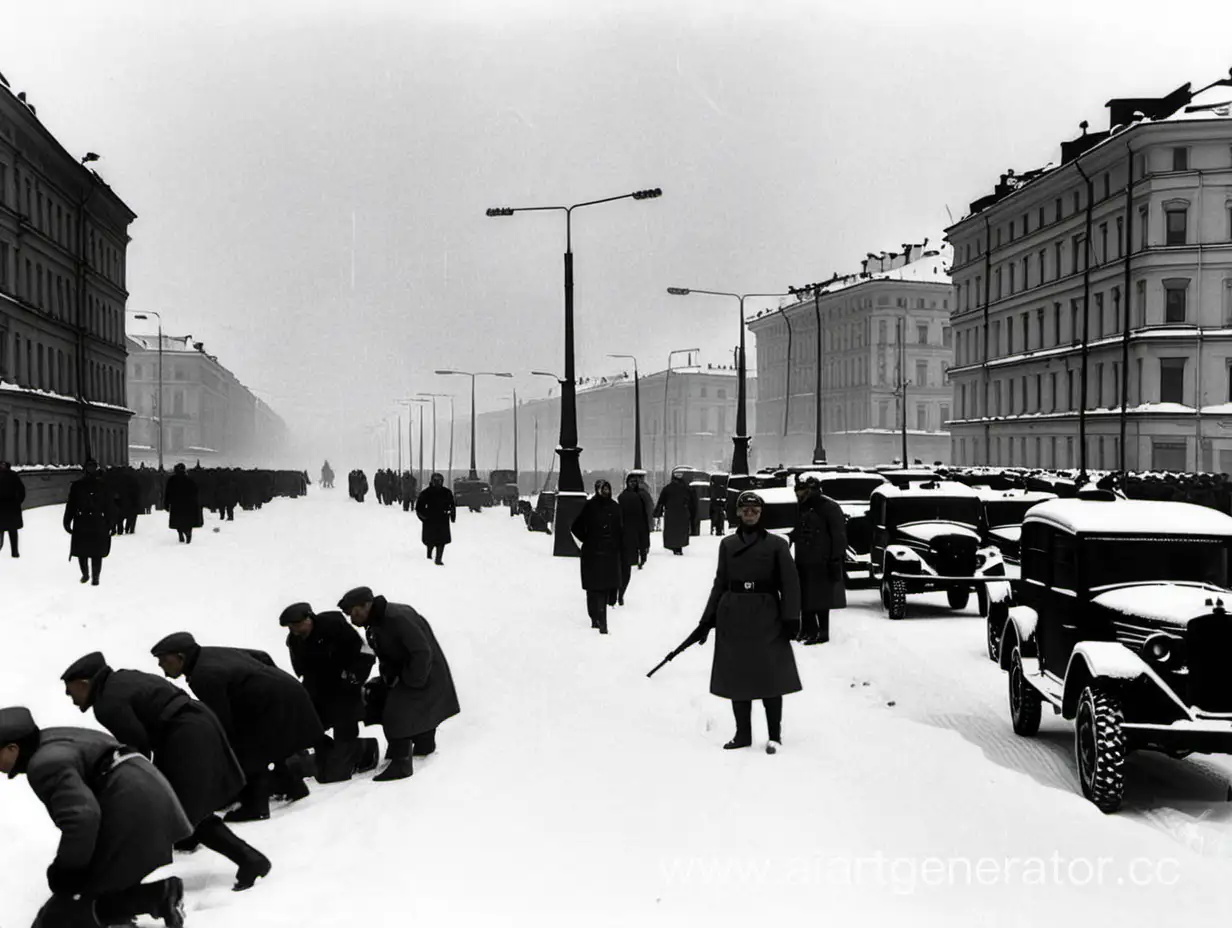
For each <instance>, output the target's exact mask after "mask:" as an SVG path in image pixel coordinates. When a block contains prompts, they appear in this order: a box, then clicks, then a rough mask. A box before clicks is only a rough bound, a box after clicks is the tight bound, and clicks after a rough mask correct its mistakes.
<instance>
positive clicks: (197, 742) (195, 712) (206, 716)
mask: <svg viewBox="0 0 1232 928" xmlns="http://www.w3.org/2000/svg"><path fill="white" fill-rule="evenodd" d="M60 679H61V680H63V681H64V689H65V692H66V693H67V694H68V696H69V698H70V699H72V700H73V704H74V705H75V706H77V708H79V709H80V710H81V711H82V712H85V711H86V710H87V709H93V710H94V717H95V718H96V719H98V721H99V723H100V724H101V725H102V726H103V727H104V728H106V729H107V730H108V731H109V732H111V734H112V735H114V736H115V738H116V740H117V741H119V742H120V743H121V744H123V745H125V746H126V747H130V748H132V749H134V750H136V751H140V752H141V753H142V754H144V755H145V756H146V757H147V758H149V759H150V760H152V761H153V762H154V766H155V767H157V768H158V770H159V772H160V773H162V775H163V776H165V777H166V778H167V782H168V783H170V784H171V788H172V789H173V790H175V795H176V797H177V798H178V799H179V800H180V805H181V806H182V807H183V809H184V814H185V816H187V818H188V821H189V823H190V824H191V825H192V826H193V829H194V830H193V833H192V835H191V836H190V837H189V838H188V839H187V841H185V842H182V845H183V846H184V847H196V846H197V845H198V844H204V845H205V846H206V847H208V848H209V849H210V850H212V851H216V852H218V853H219V854H222V855H223V856H224V857H226V858H227V859H228V860H230V861H231V862H232V863H234V864H236V865H237V866H238V867H239V870H238V872H237V873H236V877H235V886H234V887H233V888H234V889H235V890H244V889H248V888H250V887H251V886H252V885H253V884H254V883H255V882H256V881H257V879H258V878H259V877H263V876H265V875H266V874H268V873H269V871H270V862H269V859H268V858H267V857H266V856H265V855H264V854H262V853H261V852H260V851H258V850H256V849H255V848H253V847H252V846H251V845H249V844H248V843H246V842H245V841H244V840H243V839H241V838H240V837H239V836H238V835H236V834H235V833H234V832H232V831H231V829H230V828H228V827H227V826H226V824H224V823H223V820H222V819H221V818H219V817H218V816H217V815H215V814H214V813H215V812H217V811H218V810H219V809H221V808H223V807H224V806H226V805H228V804H229V803H230V802H231V801H232V800H233V799H235V798H236V796H237V795H238V794H239V792H240V790H242V789H243V788H244V773H243V771H242V770H241V769H240V764H239V761H237V760H236V759H235V754H234V753H233V752H232V751H231V746H230V745H229V744H228V743H227V735H226V732H224V731H223V728H222V724H221V723H220V722H219V721H218V717H217V716H216V715H214V713H213V712H211V711H210V710H209V708H208V707H207V706H205V705H204V704H203V703H200V702H198V701H197V700H195V699H192V698H191V697H189V695H188V694H187V693H185V692H184V691H183V690H182V689H180V688H179V687H178V686H173V685H172V684H170V683H168V682H167V681H166V680H164V679H162V678H161V677H156V676H154V674H151V673H142V672H141V671H139V670H112V669H111V668H110V667H109V666H108V665H107V660H106V658H105V657H103V655H102V654H101V653H100V652H98V651H94V652H93V653H91V654H87V655H86V656H85V657H82V658H79V659H78V660H76V661H74V662H73V664H72V666H70V667H69V668H68V670H66V671H65V672H64V673H63V675H62V676H61V677H60Z"/></svg>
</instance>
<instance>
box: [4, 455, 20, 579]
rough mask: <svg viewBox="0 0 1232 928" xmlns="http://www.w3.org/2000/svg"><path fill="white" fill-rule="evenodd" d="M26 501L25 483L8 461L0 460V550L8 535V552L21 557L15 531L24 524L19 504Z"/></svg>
mask: <svg viewBox="0 0 1232 928" xmlns="http://www.w3.org/2000/svg"><path fill="white" fill-rule="evenodd" d="M25 501H26V485H25V484H24V483H22V480H21V477H20V476H18V474H17V472H16V471H15V470H13V468H12V467H10V466H9V462H8V461H0V550H2V549H3V548H4V536H5V535H8V536H9V554H10V555H11V556H12V557H21V552H20V551H19V550H18V548H17V532H18V531H19V530H20V529H21V527H22V525H23V524H24V523H23V522H22V519H21V504H22V503H24V502H25Z"/></svg>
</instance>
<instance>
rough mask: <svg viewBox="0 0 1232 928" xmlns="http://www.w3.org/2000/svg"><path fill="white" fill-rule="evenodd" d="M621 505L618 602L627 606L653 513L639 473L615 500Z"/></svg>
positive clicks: (628, 482) (648, 538) (629, 479)
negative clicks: (649, 508)
mask: <svg viewBox="0 0 1232 928" xmlns="http://www.w3.org/2000/svg"><path fill="white" fill-rule="evenodd" d="M616 502H617V504H618V505H619V506H620V521H621V526H622V532H621V536H620V538H621V563H620V595H619V597H618V598H617V600H616V601H617V602H618V603H619V604H620V605H622V606H623V605H624V604H625V591H626V590H627V589H628V588H629V580H630V578H631V577H632V576H633V565H634V564H636V565H637V566H638V567H639V568H640V567H641V566H642V552H643V551H645V550H647V549H648V548H649V547H650V521H651V520H650V512H649V511H647V509H646V506H645V505H644V501H643V499H642V494H641V493H640V492H638V479H637V475H636V474H630V475H629V476H628V477H626V478H625V488H624V489H623V490H621V491H620V497H619V498H618V499H617V500H616Z"/></svg>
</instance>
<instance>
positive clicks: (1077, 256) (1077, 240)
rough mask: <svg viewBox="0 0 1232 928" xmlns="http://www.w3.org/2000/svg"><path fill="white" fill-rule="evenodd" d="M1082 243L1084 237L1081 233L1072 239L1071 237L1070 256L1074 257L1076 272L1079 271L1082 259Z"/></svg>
mask: <svg viewBox="0 0 1232 928" xmlns="http://www.w3.org/2000/svg"><path fill="white" fill-rule="evenodd" d="M1082 243H1083V239H1082V236H1081V235H1075V236H1074V237H1073V238H1072V239H1070V257H1071V258H1072V259H1073V261H1072V266H1073V268H1074V273H1075V274H1077V273H1078V269H1079V261H1081V260H1082Z"/></svg>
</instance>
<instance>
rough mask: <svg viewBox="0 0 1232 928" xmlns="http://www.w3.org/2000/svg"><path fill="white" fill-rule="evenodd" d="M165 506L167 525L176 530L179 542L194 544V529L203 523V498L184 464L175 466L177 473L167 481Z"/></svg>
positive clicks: (164, 496)
mask: <svg viewBox="0 0 1232 928" xmlns="http://www.w3.org/2000/svg"><path fill="white" fill-rule="evenodd" d="M163 506H164V508H165V509H166V510H167V524H168V525H170V526H171V528H173V529H175V531H176V535H177V536H178V538H179V540H180V541H181V542H183V543H186V544H192V533H193V529H194V528H197V527H199V526H200V525H201V524H202V521H203V520H202V517H201V497H200V490H199V488H198V487H197V482H196V481H195V480H193V479H192V477H189V476H188V474H187V473H186V472H185V470H184V465H183V464H177V465H175V472H174V473H173V474H172V475H171V477H170V478H169V479H168V480H167V488H166V490H165V491H164V492H163Z"/></svg>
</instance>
